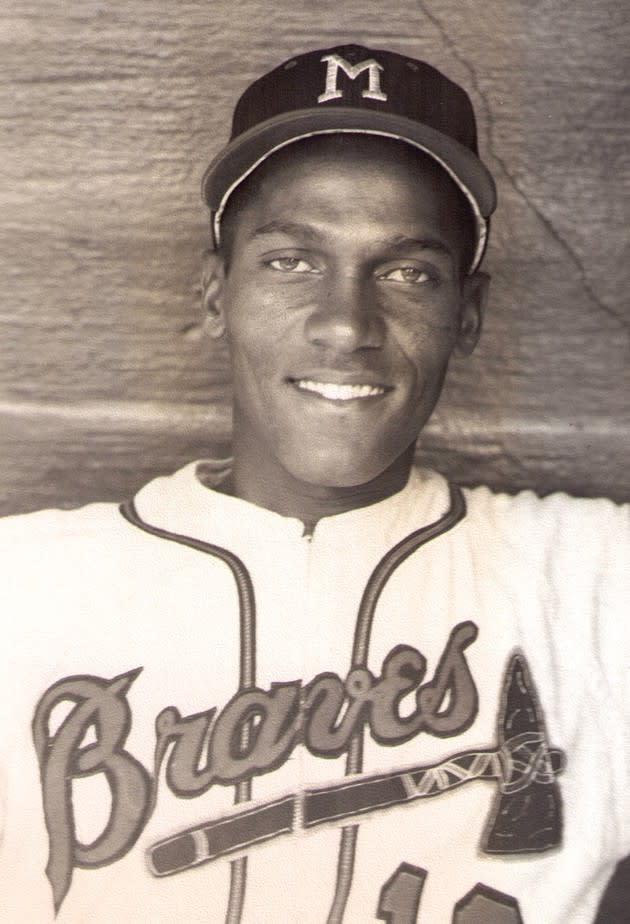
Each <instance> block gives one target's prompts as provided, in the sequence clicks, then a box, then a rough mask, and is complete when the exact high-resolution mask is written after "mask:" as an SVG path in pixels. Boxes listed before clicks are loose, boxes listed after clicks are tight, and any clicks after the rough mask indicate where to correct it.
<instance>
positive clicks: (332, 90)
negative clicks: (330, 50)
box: [317, 55, 387, 103]
mask: <svg viewBox="0 0 630 924" xmlns="http://www.w3.org/2000/svg"><path fill="white" fill-rule="evenodd" d="M322 61H325V62H326V64H327V69H326V88H325V90H324V92H323V93H320V95H319V96H318V97H317V102H318V103H327V102H328V101H329V100H331V99H341V97H342V96H343V92H342V91H341V90H340V89H339V85H338V84H339V71H343V73H344V74H345V75H346V77H348V78H349V79H350V80H356V79H357V77H359V76H360V75H361V74H364V73H365V72H366V71H367V73H368V86H367V88H366V89H364V90H362V91H361V96H363V97H364V98H365V99H377V100H380V101H381V102H386V100H387V94H386V93H383V91H382V89H381V71H382V70H383V65H382V64H379V63H378V61H375V60H374V59H373V58H368V59H367V60H366V61H360V62H359V63H358V64H350V62H349V61H346V59H345V58H342V57H341V56H340V55H324V57H323V58H322Z"/></svg>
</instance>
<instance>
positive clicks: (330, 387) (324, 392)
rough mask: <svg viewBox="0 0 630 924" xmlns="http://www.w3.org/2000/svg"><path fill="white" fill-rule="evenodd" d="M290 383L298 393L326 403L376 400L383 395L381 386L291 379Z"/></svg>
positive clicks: (383, 390) (383, 391)
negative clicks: (314, 397) (316, 397)
mask: <svg viewBox="0 0 630 924" xmlns="http://www.w3.org/2000/svg"><path fill="white" fill-rule="evenodd" d="M291 383H292V384H293V385H294V386H295V387H296V388H297V389H299V390H300V391H308V392H311V393H312V394H315V395H319V396H320V397H321V398H326V399H327V400H328V401H356V400H357V399H361V398H376V397H379V396H380V395H384V394H385V391H386V390H387V389H385V388H384V387H383V386H382V385H363V384H360V383H358V384H356V385H355V384H341V383H339V382H315V381H314V380H313V379H291Z"/></svg>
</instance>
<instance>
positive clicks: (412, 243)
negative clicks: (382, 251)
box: [378, 235, 453, 257]
mask: <svg viewBox="0 0 630 924" xmlns="http://www.w3.org/2000/svg"><path fill="white" fill-rule="evenodd" d="M378 243H379V244H380V245H381V246H382V247H385V248H387V249H388V250H392V251H394V252H396V253H398V252H400V251H405V250H411V249H415V250H433V251H435V252H437V253H442V254H445V255H446V256H448V257H452V256H453V251H452V250H451V248H450V247H449V246H448V244H446V243H445V242H444V241H443V240H441V239H440V238H439V237H404V235H399V236H397V237H393V238H390V239H388V240H383V241H378Z"/></svg>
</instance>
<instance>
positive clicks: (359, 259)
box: [206, 138, 485, 506]
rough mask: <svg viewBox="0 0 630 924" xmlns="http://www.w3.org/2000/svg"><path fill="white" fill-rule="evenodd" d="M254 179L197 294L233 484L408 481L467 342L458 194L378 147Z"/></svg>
mask: <svg viewBox="0 0 630 924" xmlns="http://www.w3.org/2000/svg"><path fill="white" fill-rule="evenodd" d="M257 173H258V174H259V175H258V176H257V177H256V188H255V193H254V194H253V195H251V196H250V197H249V198H248V199H247V200H246V204H245V205H242V204H241V203H239V206H240V207H238V208H237V206H236V204H235V205H234V208H233V211H232V213H231V214H229V215H227V216H226V222H225V234H226V238H227V248H226V246H225V245H224V256H223V258H222V257H221V256H220V255H212V256H211V258H210V268H209V273H208V281H207V286H206V301H207V303H208V305H209V307H210V310H211V315H212V318H213V323H214V325H215V328H216V330H217V332H219V331H221V330H223V329H225V331H226V333H227V337H228V341H229V346H230V351H231V359H232V368H233V387H234V454H235V466H236V470H237V471H238V470H239V467H240V470H241V471H245V470H248V471H250V472H252V473H253V472H256V473H257V475H256V477H258V478H259V479H260V481H261V484H264V483H268V484H276V483H277V484H278V485H281V483H282V481H283V479H284V481H285V482H288V481H291V482H292V483H293V484H300V485H303V486H304V490H305V491H306V492H308V491H312V490H316V489H318V488H320V489H324V490H325V489H334V490H336V489H344V488H353V487H356V486H360V485H365V484H367V483H374V482H376V483H378V480H379V478H386V477H387V473H391V471H392V469H394V470H395V469H396V468H397V467H402V468H403V469H404V471H405V476H406V472H407V470H408V467H409V464H410V461H411V451H410V447H412V446H413V444H414V442H415V440H416V437H417V435H418V433H419V432H420V430H421V429H422V427H423V426H424V424H425V422H426V421H427V419H428V417H429V416H430V414H431V412H432V410H433V407H434V405H435V403H436V401H437V399H438V397H439V394H440V390H441V387H442V382H443V379H444V375H445V373H446V369H447V365H448V361H449V359H450V357H451V354H452V353H453V351H454V349H456V348H457V347H459V348H460V349H461V350H462V351H463V352H470V350H472V349H473V347H474V345H475V343H476V340H477V337H478V333H479V325H480V309H481V303H482V300H483V298H482V296H483V291H484V289H485V277H483V276H482V275H481V274H477V275H475V276H470V277H467V276H466V275H465V261H466V259H467V253H468V251H469V243H470V242H469V233H468V227H469V222H468V220H467V215H466V212H465V210H464V211H463V210H462V205H461V202H460V194H459V193H458V191H457V190H456V188H455V187H454V186H452V184H451V181H450V180H448V178H446V176H445V174H443V173H442V171H441V170H440V169H439V168H437V167H434V166H433V165H432V164H430V163H427V162H426V161H425V159H423V158H422V159H421V158H420V157H419V156H418V155H416V154H415V153H411V152H407V150H406V149H405V148H403V146H402V145H398V144H397V143H392V142H389V141H387V142H382V141H379V140H377V141H374V139H369V140H367V143H366V139H362V138H359V139H357V138H344V139H343V141H342V142H341V143H340V142H339V141H333V140H331V139H329V140H328V141H326V140H323V141H320V142H319V143H317V144H311V145H309V146H308V147H306V146H303V145H293V146H292V150H290V151H285V152H283V153H282V154H281V155H276V156H275V158H272V159H270V161H269V163H268V165H267V166H266V167H264V168H259V170H258V171H257ZM226 251H227V252H226ZM251 477H253V476H252V475H250V478H251ZM280 489H281V488H280V487H279V488H278V490H280ZM267 505H268V506H273V504H272V503H269V502H267Z"/></svg>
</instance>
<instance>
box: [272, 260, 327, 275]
mask: <svg viewBox="0 0 630 924" xmlns="http://www.w3.org/2000/svg"><path fill="white" fill-rule="evenodd" d="M267 266H270V267H271V269H274V270H276V271H277V272H280V273H293V274H296V275H297V274H301V273H316V272H317V270H316V269H315V267H314V266H313V265H312V264H311V263H309V262H308V260H304V259H302V258H301V257H274V258H273V260H268V261H267Z"/></svg>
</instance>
